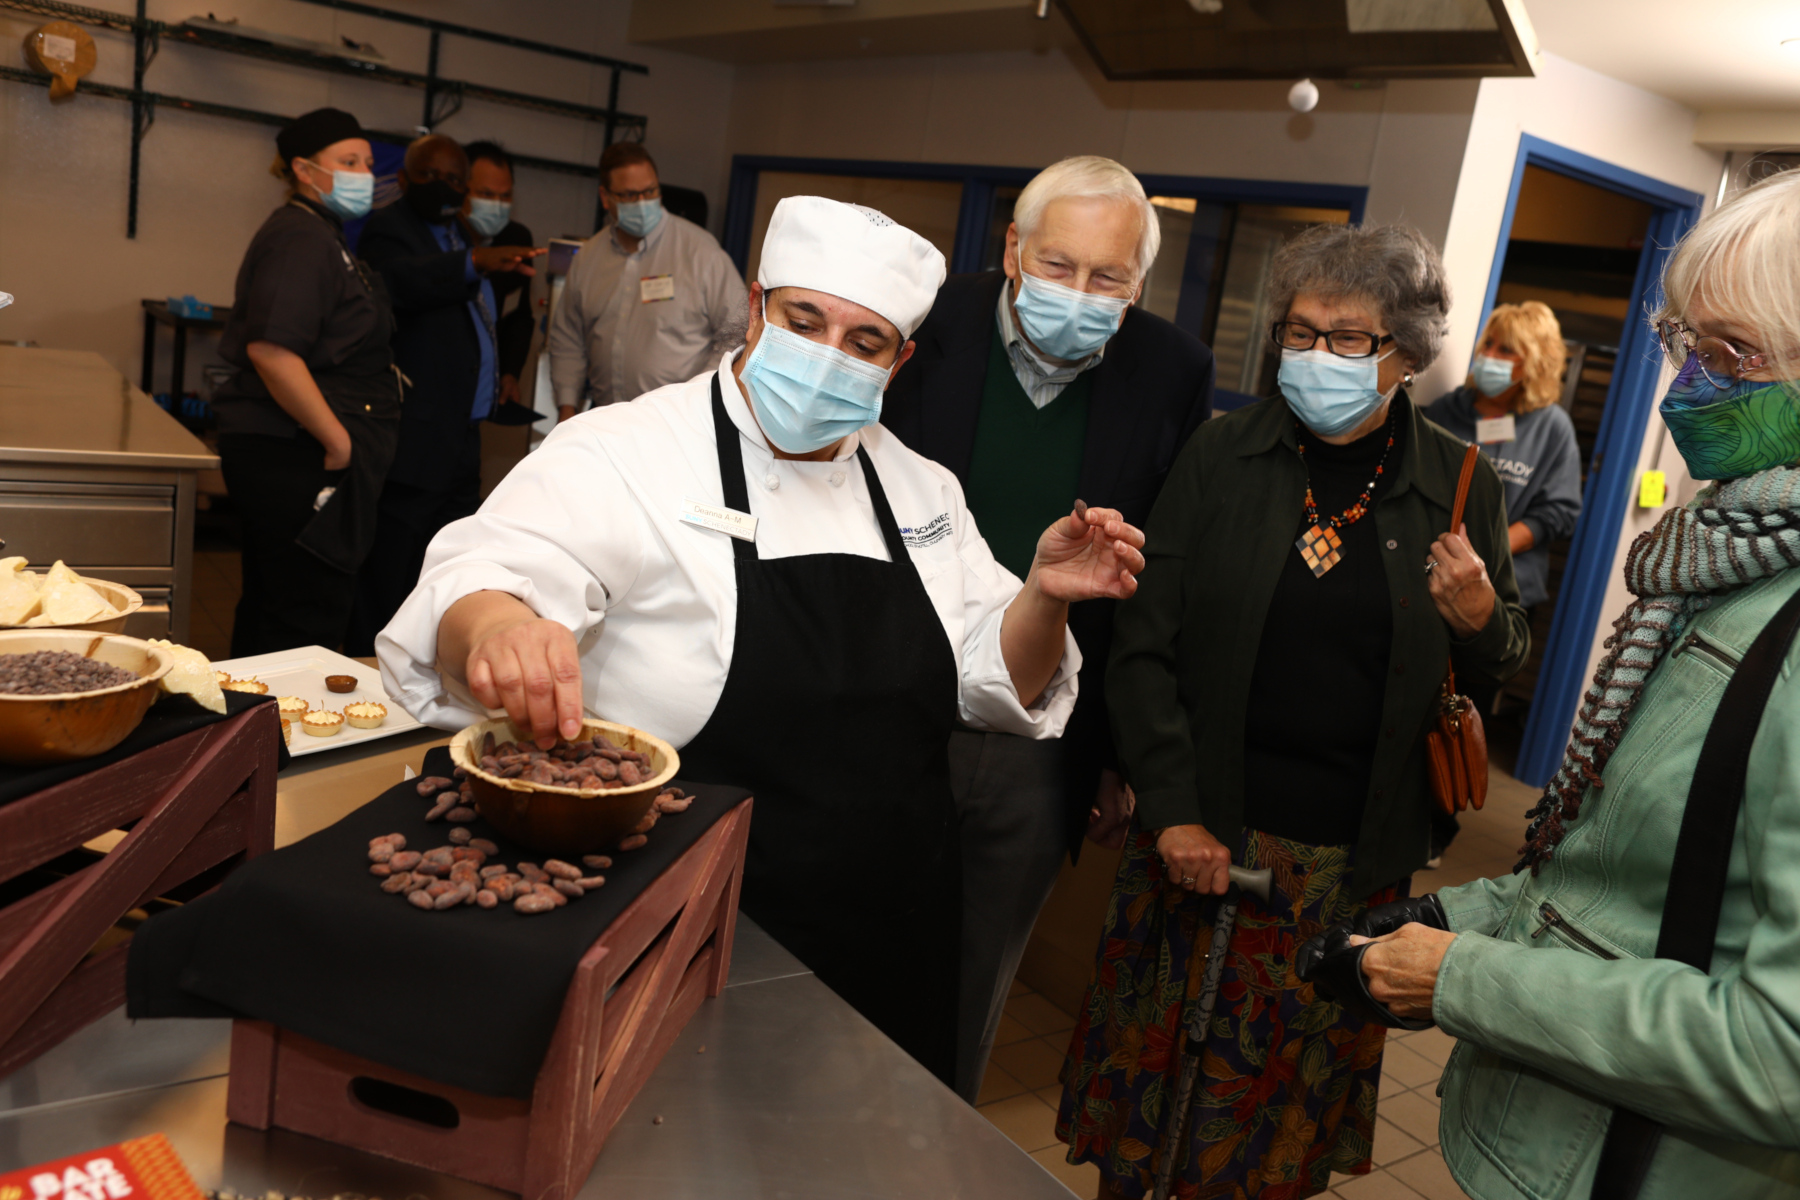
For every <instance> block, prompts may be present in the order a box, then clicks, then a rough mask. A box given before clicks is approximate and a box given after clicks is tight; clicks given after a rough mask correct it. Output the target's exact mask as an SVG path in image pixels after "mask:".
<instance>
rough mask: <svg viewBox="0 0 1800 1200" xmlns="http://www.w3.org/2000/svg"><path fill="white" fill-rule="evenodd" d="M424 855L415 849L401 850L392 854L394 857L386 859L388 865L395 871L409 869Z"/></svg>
mask: <svg viewBox="0 0 1800 1200" xmlns="http://www.w3.org/2000/svg"><path fill="white" fill-rule="evenodd" d="M424 857H425V856H424V855H423V854H420V853H419V852H418V851H417V850H402V851H401V852H400V853H398V854H396V855H394V857H392V858H390V859H388V866H390V867H392V868H393V869H394V870H396V871H410V870H412V869H413V868H414V867H416V866H418V865H419V860H420V859H421V858H424Z"/></svg>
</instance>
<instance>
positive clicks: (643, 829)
mask: <svg viewBox="0 0 1800 1200" xmlns="http://www.w3.org/2000/svg"><path fill="white" fill-rule="evenodd" d="M660 816H662V813H660V812H658V811H657V808H656V805H654V804H652V805H651V806H650V811H649V812H647V813H645V814H644V815H643V816H642V817H639V818H638V823H637V824H636V825H633V826H632V827H631V832H633V833H649V832H650V830H651V829H653V828H655V826H656V820H657V818H658V817H660Z"/></svg>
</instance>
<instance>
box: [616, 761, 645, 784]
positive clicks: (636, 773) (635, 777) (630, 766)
mask: <svg viewBox="0 0 1800 1200" xmlns="http://www.w3.org/2000/svg"><path fill="white" fill-rule="evenodd" d="M619 782H620V783H623V784H625V785H627V786H633V785H636V784H640V783H642V782H644V775H643V772H642V771H640V770H639V769H638V765H637V764H636V763H633V762H622V763H620V764H619Z"/></svg>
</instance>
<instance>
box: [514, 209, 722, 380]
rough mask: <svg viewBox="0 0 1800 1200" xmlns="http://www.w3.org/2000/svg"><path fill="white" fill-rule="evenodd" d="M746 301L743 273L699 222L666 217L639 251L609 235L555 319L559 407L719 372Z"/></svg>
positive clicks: (585, 250)
mask: <svg viewBox="0 0 1800 1200" xmlns="http://www.w3.org/2000/svg"><path fill="white" fill-rule="evenodd" d="M665 297H666V298H665ZM745 298H746V297H745V289H744V281H743V280H742V279H741V278H740V277H739V276H738V273H737V267H736V266H735V265H733V263H732V261H731V259H730V258H728V257H727V256H726V254H725V251H724V250H722V249H720V248H719V243H718V242H716V241H714V240H713V236H712V234H710V233H708V232H706V230H704V229H702V228H700V227H699V226H698V225H695V224H694V223H692V222H691V221H685V220H683V219H682V218H680V217H678V216H676V215H675V214H674V213H664V214H663V219H662V220H661V221H660V222H658V223H657V226H656V228H655V229H652V230H651V231H650V233H649V236H647V237H645V238H644V240H643V241H642V242H640V243H639V244H638V248H637V250H636V251H635V252H633V253H630V254H627V253H626V252H625V251H624V250H623V249H622V248H621V247H620V246H619V244H618V243H617V242H616V241H614V240H613V231H612V229H611V228H610V227H609V228H607V229H603V230H601V231H600V232H599V233H597V234H595V235H594V236H593V237H591V238H589V239H588V240H587V241H586V242H585V243H583V245H582V248H581V253H579V254H577V255H576V256H575V264H574V266H573V267H571V268H570V270H569V278H568V281H567V283H566V284H565V285H564V287H563V294H562V299H561V300H560V301H559V302H558V303H557V306H556V317H555V319H554V320H552V321H551V323H550V339H549V345H550V386H551V390H552V391H553V392H554V394H555V397H556V403H557V405H558V407H565V406H566V407H569V408H573V409H576V410H577V411H579V410H580V409H582V408H585V407H586V406H587V401H589V400H591V401H592V402H593V404H594V406H595V407H596V408H597V407H599V406H600V405H603V404H612V403H615V402H617V401H620V400H635V399H637V398H638V397H639V396H641V395H643V394H644V393H645V392H648V391H652V390H654V389H656V388H659V387H662V386H663V385H665V384H670V383H681V382H682V381H684V380H688V379H692V378H693V377H694V376H695V375H698V374H699V373H700V372H702V371H706V370H710V369H712V368H713V367H714V366H716V365H717V364H718V360H719V355H721V354H722V353H724V351H725V350H726V349H728V348H729V346H728V343H729V342H731V341H732V339H733V338H734V337H735V335H736V333H737V332H738V330H737V325H738V323H739V321H740V320H741V318H742V317H743V315H744V311H745Z"/></svg>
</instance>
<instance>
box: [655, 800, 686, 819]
mask: <svg viewBox="0 0 1800 1200" xmlns="http://www.w3.org/2000/svg"><path fill="white" fill-rule="evenodd" d="M693 803H694V802H693V801H692V800H677V799H675V797H673V796H670V797H669V798H668V799H666V800H665V799H663V798H662V797H661V796H658V797H657V798H656V811H657V812H659V813H662V814H663V815H664V816H668V815H669V814H670V813H680V812H686V811H687V810H688V808H689V807H690V806H691V805H692V804H693Z"/></svg>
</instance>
